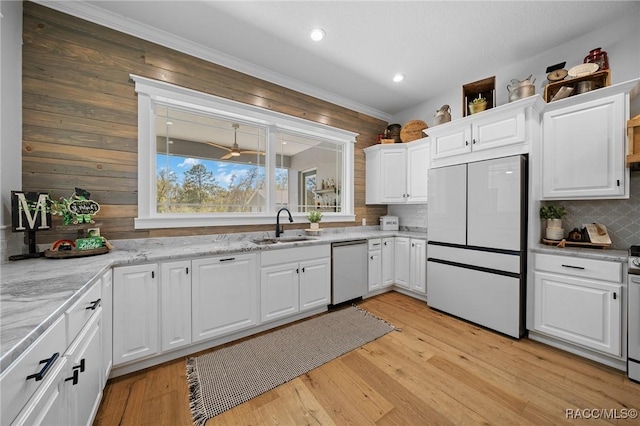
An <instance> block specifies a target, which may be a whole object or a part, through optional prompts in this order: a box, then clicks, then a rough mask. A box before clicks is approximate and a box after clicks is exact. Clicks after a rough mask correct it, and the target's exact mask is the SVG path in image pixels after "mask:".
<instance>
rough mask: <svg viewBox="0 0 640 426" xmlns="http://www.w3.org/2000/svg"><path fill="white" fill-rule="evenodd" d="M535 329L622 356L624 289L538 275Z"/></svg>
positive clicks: (583, 280) (599, 283)
mask: <svg viewBox="0 0 640 426" xmlns="http://www.w3.org/2000/svg"><path fill="white" fill-rule="evenodd" d="M534 286H535V287H534V328H535V329H536V330H537V331H540V332H542V333H546V334H549V335H552V336H555V337H559V338H561V339H564V340H567V341H569V342H573V343H576V344H579V345H582V346H586V347H588V348H591V349H595V350H598V351H601V352H604V353H608V354H611V355H615V356H620V355H621V353H622V345H621V325H622V319H621V318H622V317H621V302H622V286H621V285H618V284H609V283H603V282H599V281H590V280H586V279H580V278H572V277H567V276H562V275H555V274H547V273H544V272H537V271H536V272H535V273H534Z"/></svg>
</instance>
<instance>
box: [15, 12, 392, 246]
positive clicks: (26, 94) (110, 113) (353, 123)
mask: <svg viewBox="0 0 640 426" xmlns="http://www.w3.org/2000/svg"><path fill="white" fill-rule="evenodd" d="M23 39H24V44H23V144H22V169H23V173H22V180H23V190H25V191H49V192H50V193H51V196H52V197H54V198H56V199H57V198H59V197H61V196H64V197H68V196H70V195H71V194H72V193H73V189H74V187H76V186H77V187H80V188H84V189H86V190H88V191H89V192H90V193H91V197H92V198H93V199H94V200H95V201H97V202H99V203H100V204H101V207H102V208H101V211H100V213H99V214H98V215H97V216H96V220H97V221H99V222H100V223H101V224H102V225H101V230H102V233H103V235H105V236H106V237H107V238H109V239H129V238H146V237H164V236H182V235H196V234H197V235H202V234H215V233H227V232H253V231H262V230H270V229H271V228H272V227H273V226H272V225H258V226H234V227H207V228H176V229H151V230H136V229H134V218H135V217H136V216H137V201H138V199H137V190H138V181H137V122H138V121H137V120H138V118H137V98H136V95H135V91H134V84H133V82H131V81H130V80H129V74H130V73H133V74H137V75H141V76H144V77H148V78H153V79H157V80H161V81H166V82H169V83H173V84H176V85H179V86H184V87H188V88H191V89H194V90H198V91H202V92H206V93H210V94H213V95H217V96H220V97H224V98H228V99H233V100H235V101H239V102H244V103H247V104H251V105H256V106H260V107H263V108H268V109H271V110H274V111H278V112H282V113H285V114H289V115H292V116H296V117H300V118H304V119H308V120H312V121H316V122H320V123H323V124H327V125H330V126H334V127H338V128H341V129H346V130H350V131H353V132H357V133H359V136H358V138H357V144H356V149H355V213H356V216H357V218H356V222H355V223H353V222H348V223H335V224H333V223H323V225H322V226H323V227H330V226H353V225H359V224H360V223H361V220H362V218H366V219H367V223H368V224H377V223H378V218H379V216H381V215H384V214H386V211H387V209H386V206H367V205H365V170H364V168H365V157H364V152H363V151H362V150H363V148H366V147H368V146H370V145H372V144H374V143H375V140H376V135H377V134H378V133H380V132H381V131H382V130H383V129H384V128H385V127H386V125H387V123H386V122H384V121H382V120H379V119H376V118H372V117H370V116H367V115H364V114H360V113H358V112H355V111H352V110H349V109H346V108H343V107H340V106H337V105H333V104H331V103H328V102H325V101H322V100H319V99H316V98H313V97H310V96H307V95H304V94H301V93H298V92H295V91H292V90H289V89H286V88H284V87H281V86H278V85H275V84H272V83H269V82H266V81H263V80H260V79H257V78H254V77H251V76H249V75H246V74H242V73H239V72H236V71H233V70H231V69H228V68H225V67H222V66H219V65H217V64H213V63H210V62H207V61H204V60H201V59H197V58H194V57H191V56H189V55H185V54H183V53H180V52H176V51H173V50H171V49H168V48H165V47H162V46H159V45H156V44H153V43H150V42H147V41H144V40H140V39H138V38H135V37H132V36H129V35H126V34H123V33H120V32H117V31H114V30H111V29H108V28H105V27H102V26H99V25H96V24H93V23H90V22H87V21H84V20H82V19H78V18H75V17H72V16H70V15H67V14H64V13H61V12H57V11H54V10H52V9H49V8H47V7H45V6H41V5H38V4H34V3H31V2H25V3H24V30H23ZM54 224H59V221H58V218H55V221H54ZM305 225H306V224H305ZM298 226H300V227H301V228H304V227H306V226H302V224H299V225H298ZM74 236H75V233H68V232H67V233H65V232H62V231H60V230H55V231H47V232H44V231H43V232H39V233H38V242H39V243H47V242H51V241H55V240H57V239H59V238H72V237H74Z"/></svg>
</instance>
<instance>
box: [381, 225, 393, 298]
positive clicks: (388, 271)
mask: <svg viewBox="0 0 640 426" xmlns="http://www.w3.org/2000/svg"><path fill="white" fill-rule="evenodd" d="M395 252H396V251H395V238H394V237H387V238H383V239H382V253H381V257H382V286H383V287H389V286H391V285H393V283H394V282H395V272H394V271H395V267H394V266H395V262H396V260H395Z"/></svg>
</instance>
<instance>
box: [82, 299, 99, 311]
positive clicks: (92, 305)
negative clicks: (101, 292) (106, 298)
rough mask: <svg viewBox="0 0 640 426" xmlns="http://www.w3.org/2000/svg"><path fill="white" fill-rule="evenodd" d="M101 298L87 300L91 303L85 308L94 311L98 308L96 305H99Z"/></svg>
mask: <svg viewBox="0 0 640 426" xmlns="http://www.w3.org/2000/svg"><path fill="white" fill-rule="evenodd" d="M101 300H102V299H98V300H94V301H93V302H89V303H91V306H89V307H87V308H85V309H91V310H92V311H95V310H96V309H98V306H100V301H101Z"/></svg>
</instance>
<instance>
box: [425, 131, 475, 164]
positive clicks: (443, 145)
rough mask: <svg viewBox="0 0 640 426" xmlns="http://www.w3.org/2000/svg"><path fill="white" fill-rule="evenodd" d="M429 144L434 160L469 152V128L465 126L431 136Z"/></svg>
mask: <svg viewBox="0 0 640 426" xmlns="http://www.w3.org/2000/svg"><path fill="white" fill-rule="evenodd" d="M431 144H433V147H432V148H431V149H432V152H431V153H432V155H433V158H434V159H437V158H444V157H451V156H452V155H460V154H466V153H468V152H471V126H470V125H468V124H465V125H463V126H460V127H455V128H453V129H451V131H449V132H447V133H445V134H442V135H435V136H431Z"/></svg>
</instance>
